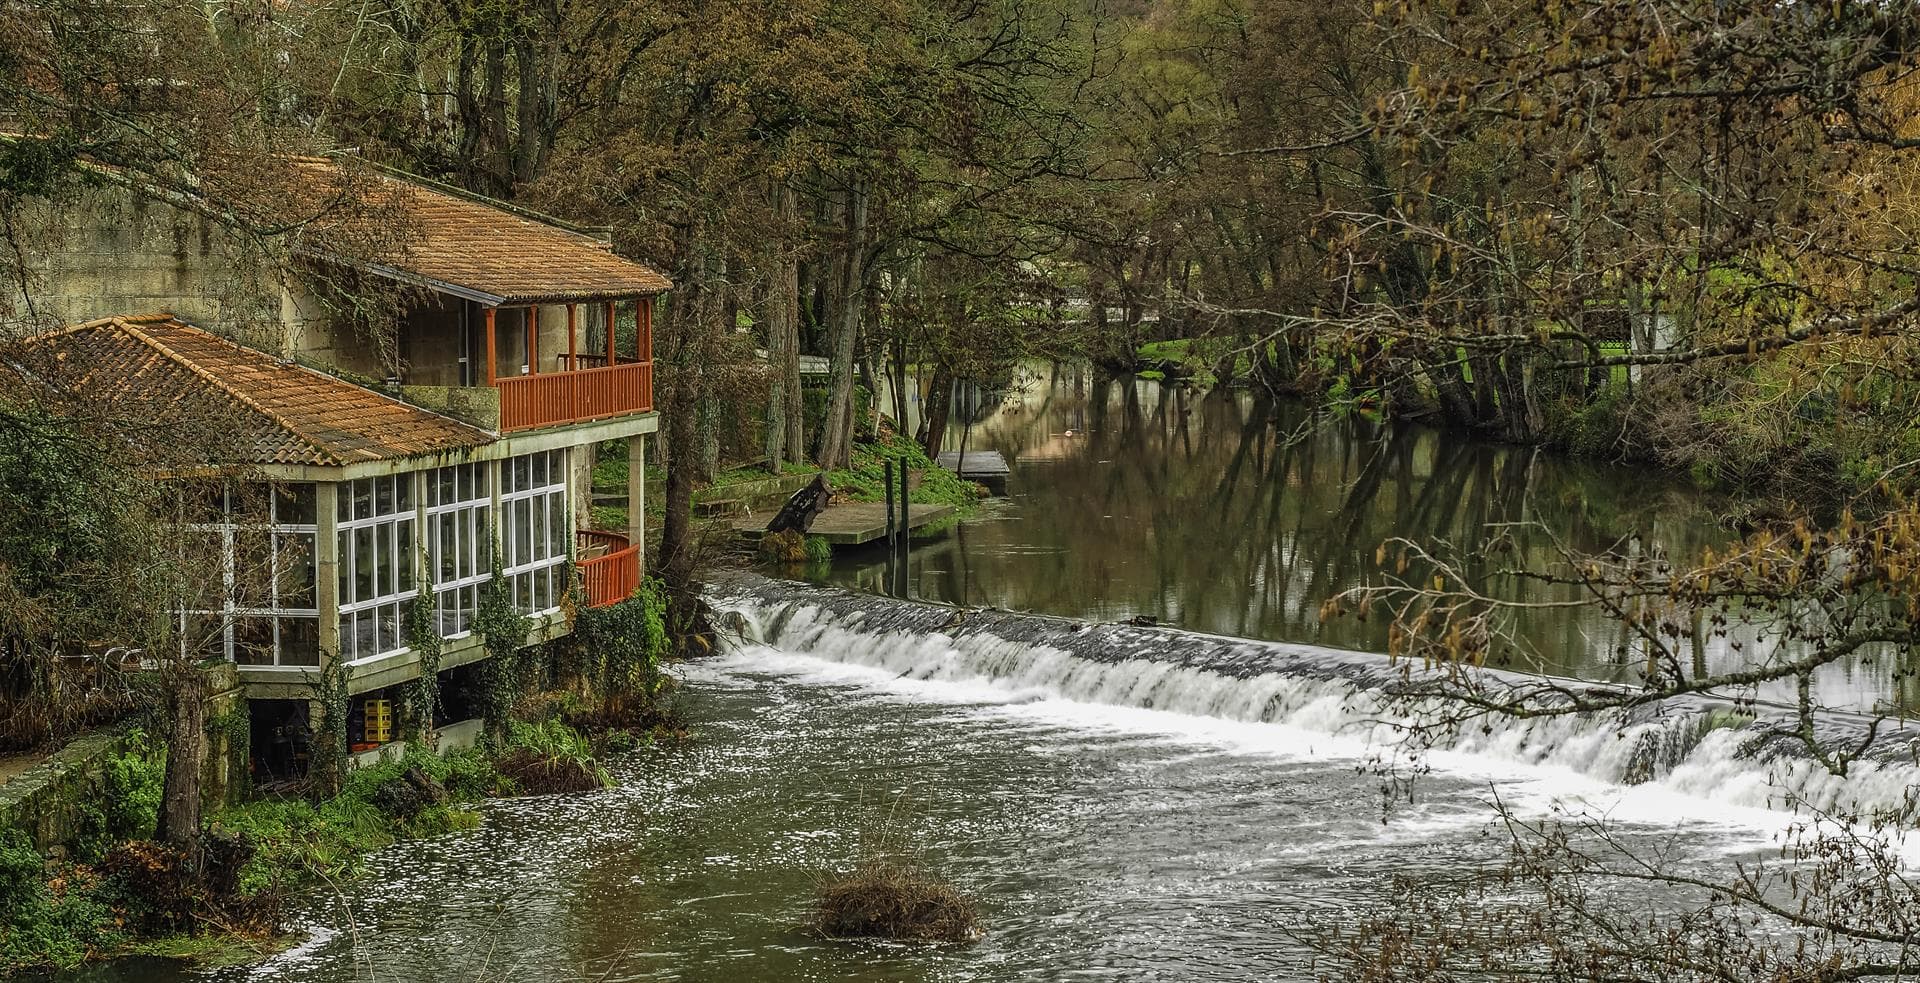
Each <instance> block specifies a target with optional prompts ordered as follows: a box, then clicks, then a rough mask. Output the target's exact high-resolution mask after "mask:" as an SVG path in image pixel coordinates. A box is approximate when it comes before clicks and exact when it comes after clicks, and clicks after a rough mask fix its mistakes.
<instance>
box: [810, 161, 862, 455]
mask: <svg viewBox="0 0 1920 983" xmlns="http://www.w3.org/2000/svg"><path fill="white" fill-rule="evenodd" d="M845 211H846V222H847V244H846V254H845V255H844V256H843V257H842V258H841V262H840V270H839V273H840V276H839V278H838V282H837V283H836V284H835V289H836V292H837V293H838V294H839V296H838V297H836V298H834V303H833V305H832V317H833V330H832V337H833V361H832V365H831V370H830V371H831V373H832V378H831V386H832V388H831V389H830V390H829V393H828V398H827V419H826V422H825V423H824V424H823V427H822V429H823V430H824V431H825V435H824V436H822V437H821V439H820V466H821V467H824V468H843V467H846V466H847V465H848V464H849V463H851V462H852V460H853V433H852V431H853V354H854V342H855V341H856V340H857V339H858V336H859V334H860V313H861V309H862V304H861V297H860V292H861V291H860V288H861V285H862V283H863V282H864V281H865V279H866V271H865V269H864V266H865V263H864V257H865V253H866V239H867V190H866V185H865V183H864V182H860V181H856V182H855V183H854V184H853V186H852V187H851V188H849V189H848V190H847V194H846V208H845Z"/></svg>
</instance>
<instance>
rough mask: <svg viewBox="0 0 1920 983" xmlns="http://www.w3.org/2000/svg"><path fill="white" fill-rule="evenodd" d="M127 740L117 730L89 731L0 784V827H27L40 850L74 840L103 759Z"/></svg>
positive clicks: (98, 785) (95, 792) (119, 750)
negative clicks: (83, 804) (83, 807)
mask: <svg viewBox="0 0 1920 983" xmlns="http://www.w3.org/2000/svg"><path fill="white" fill-rule="evenodd" d="M126 744H127V738H126V735H125V734H123V733H120V732H118V731H106V732H99V733H93V734H88V735H86V736H84V737H80V738H78V739H76V740H74V741H72V742H71V743H69V744H68V745H67V746H66V747H63V748H61V749H60V750H58V751H55V752H54V753H53V754H52V755H51V756H50V757H48V758H47V760H45V761H42V762H41V763H40V764H38V765H36V766H35V767H34V768H32V769H31V770H29V771H27V772H25V773H23V774H20V775H18V776H16V777H14V779H13V780H12V781H9V782H7V783H6V784H5V785H0V829H8V828H12V829H19V830H24V831H26V833H27V835H28V836H30V837H32V838H33V845H34V846H36V847H38V848H39V849H42V850H45V849H48V848H49V847H53V846H57V845H60V844H64V843H66V842H67V841H69V840H71V839H73V837H74V834H76V833H78V832H79V828H80V806H81V804H82V803H84V802H86V801H87V800H88V799H89V798H92V797H94V796H97V795H100V794H101V791H100V790H101V784H102V775H103V773H104V771H105V768H106V761H107V759H108V758H110V757H112V756H114V755H116V754H120V753H122V752H124V751H125V750H126Z"/></svg>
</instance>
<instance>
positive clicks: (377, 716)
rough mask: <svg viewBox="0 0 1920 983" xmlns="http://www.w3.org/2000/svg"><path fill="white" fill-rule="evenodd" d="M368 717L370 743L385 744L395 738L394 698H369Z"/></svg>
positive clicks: (368, 738) (368, 740)
mask: <svg viewBox="0 0 1920 983" xmlns="http://www.w3.org/2000/svg"><path fill="white" fill-rule="evenodd" d="M366 719H367V728H366V729H367V742H368V743H370V744H385V743H387V742H388V741H391V740H393V701H392V700H368V701H367V708H366Z"/></svg>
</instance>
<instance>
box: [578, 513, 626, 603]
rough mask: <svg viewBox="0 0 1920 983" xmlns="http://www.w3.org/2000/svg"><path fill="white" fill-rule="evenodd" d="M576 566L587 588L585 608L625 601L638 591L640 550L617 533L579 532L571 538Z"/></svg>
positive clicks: (587, 530)
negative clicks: (572, 539)
mask: <svg viewBox="0 0 1920 983" xmlns="http://www.w3.org/2000/svg"><path fill="white" fill-rule="evenodd" d="M574 536H575V543H574V548H575V551H576V552H575V555H576V556H577V558H578V559H577V561H576V563H575V566H577V567H578V568H579V569H580V582H581V585H582V586H583V587H585V588H586V594H587V607H590V608H603V607H606V606H607V605H609V604H616V603H618V602H620V601H624V600H626V599H627V598H628V597H630V596H632V595H633V592H634V591H635V590H637V589H639V587H640V547H639V546H638V545H637V544H629V543H628V542H627V537H625V536H622V535H620V534H619V533H617V532H598V531H596V530H592V529H581V530H579V531H578V532H576V533H575V534H574Z"/></svg>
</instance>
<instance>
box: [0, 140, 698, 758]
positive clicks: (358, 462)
mask: <svg viewBox="0 0 1920 983" xmlns="http://www.w3.org/2000/svg"><path fill="white" fill-rule="evenodd" d="M285 163H286V164H287V165H288V166H290V167H292V168H295V169H296V170H297V172H298V174H299V175H300V179H301V180H305V181H309V182H311V186H312V187H313V188H314V189H315V193H316V194H326V193H332V192H334V191H337V189H339V188H341V187H345V186H346V183H345V178H346V171H345V170H344V168H345V167H347V166H348V165H344V164H342V163H340V162H338V161H335V160H332V159H318V158H314V159H297V160H289V161H287V162H285ZM352 167H353V173H354V180H355V181H357V182H359V183H358V184H357V185H354V188H355V190H354V192H353V193H354V194H357V195H362V196H373V197H376V198H378V199H379V201H380V203H381V206H382V208H384V209H385V211H384V212H383V213H382V214H383V215H384V216H385V217H384V218H383V219H382V221H392V222H395V223H399V224H402V225H404V227H405V235H404V238H403V240H402V244H401V245H400V246H398V247H397V248H388V249H385V250H383V251H381V252H380V253H378V254H376V255H374V256H373V257H372V258H359V259H356V258H350V255H351V254H350V253H347V252H343V251H342V250H338V249H334V248H332V242H333V241H334V240H332V239H330V238H329V236H328V235H327V230H326V229H325V228H323V227H320V226H318V225H316V227H315V229H314V230H311V232H310V234H308V235H307V236H305V237H304V239H303V240H301V241H298V242H296V244H295V246H294V255H295V259H296V260H297V262H298V263H299V264H303V265H305V266H306V267H308V268H310V269H315V270H319V271H322V272H325V271H328V270H331V271H333V272H336V273H339V272H346V273H351V274H354V275H358V276H362V277H371V278H374V279H377V280H378V281H381V282H384V283H387V284H390V285H393V286H396V287H404V288H405V289H404V290H403V291H397V292H396V296H399V297H401V298H402V299H401V301H400V302H399V304H398V306H397V308H396V309H397V310H398V316H397V318H395V320H394V326H393V328H392V329H391V331H390V333H389V334H387V335H385V336H381V335H380V333H379V332H378V331H375V330H372V329H370V328H369V326H368V325H366V324H364V323H358V322H357V321H356V319H355V317H354V316H353V314H352V313H351V311H346V310H343V309H342V308H341V307H340V305H338V304H329V303H327V302H325V301H324V300H323V298H322V297H321V295H320V293H319V292H318V291H317V290H315V289H311V288H309V287H307V286H305V285H304V283H305V281H302V280H300V279H299V278H286V279H284V280H275V279H271V278H262V277H259V276H258V271H256V270H252V269H249V268H248V267H247V265H246V263H245V262H244V261H242V260H241V259H239V258H238V257H240V256H241V254H242V252H243V251H242V250H240V249H238V248H236V246H235V244H234V241H233V239H234V237H235V236H236V235H237V233H236V231H235V230H234V229H233V228H232V227H230V226H229V225H228V224H226V223H225V222H224V221H223V219H222V215H221V209H219V208H218V207H213V206H212V205H210V204H209V203H207V202H202V201H194V200H182V199H180V198H179V197H177V196H166V195H160V194H157V193H153V192H151V191H150V190H148V189H143V188H141V187H140V186H138V185H137V184H135V183H133V182H124V181H113V180H108V181H106V182H103V183H104V185H105V190H104V191H103V192H101V193H97V194H93V195H90V196H88V198H87V200H86V201H85V202H84V204H76V205H74V206H73V207H71V208H69V209H67V210H66V211H65V212H64V213H63V214H62V215H60V216H58V218H59V221H60V222H61V223H62V224H63V230H62V235H61V236H60V237H59V239H58V240H57V241H55V242H53V243H52V244H51V245H50V247H49V248H46V249H44V250H43V251H42V252H41V253H40V254H39V255H38V256H37V257H36V258H35V268H34V269H33V270H32V271H31V272H32V275H33V277H34V278H35V280H36V281H37V283H36V287H35V289H34V291H33V293H34V299H35V301H36V304H37V305H38V307H39V308H40V309H41V310H42V311H43V312H44V313H45V314H46V315H47V316H49V317H51V318H54V319H57V320H58V321H60V322H62V323H65V324H67V325H68V326H66V327H62V328H58V329H55V330H50V331H43V332H38V333H36V334H34V335H33V336H32V337H30V338H28V339H27V340H26V341H25V342H22V343H20V344H18V345H16V346H15V347H14V349H13V352H14V354H13V356H12V361H13V365H12V367H13V368H14V369H15V370H16V371H18V370H21V369H22V368H23V367H24V368H26V369H27V370H29V371H32V372H41V373H45V372H48V371H55V372H58V373H59V374H61V376H62V378H61V379H60V380H58V382H59V384H60V385H61V386H63V387H65V388H67V389H68V390H70V391H80V392H83V393H86V394H88V396H89V398H99V399H105V400H113V401H116V402H117V403H119V404H121V405H129V404H131V405H136V406H142V407H146V406H151V407H153V408H154V410H155V412H156V413H157V414H164V413H165V412H167V411H169V409H170V408H178V407H181V406H195V407H211V408H215V409H217V411H218V413H219V414H220V419H222V420H223V421H228V422H224V423H223V424H222V425H223V426H228V427H230V428H232V430H233V435H234V436H235V437H236V438H238V439H237V440H236V442H235V446H238V447H240V448H242V450H241V451H240V452H238V458H239V459H237V460H234V461H231V462H227V463H231V464H233V465H237V466H239V470H238V471H236V472H235V473H236V474H243V475H244V476H245V477H244V478H243V479H240V480H242V481H244V482H248V483H258V484H259V485H260V486H261V487H266V488H271V492H270V494H268V495H261V496H254V497H256V498H257V499H258V500H259V501H263V502H266V503H268V504H267V505H266V506H265V507H264V508H260V507H251V508H247V509H244V510H243V509H241V508H240V507H239V506H238V503H239V501H240V500H241V499H242V498H243V497H247V496H243V495H242V494H241V493H240V492H241V489H237V488H235V489H230V494H229V496H228V497H226V498H224V499H223V500H221V501H218V502H214V503H211V504H210V509H209V513H208V515H207V516H205V517H204V521H203V522H201V523H199V524H197V525H196V526H194V527H193V528H194V530H195V532H196V533H197V534H201V535H203V536H204V542H205V544H206V546H207V548H208V549H212V550H219V551H221V555H223V556H224V557H225V563H226V566H227V569H228V570H229V576H228V578H227V580H228V587H229V588H230V589H228V590H226V591H224V592H218V591H216V592H213V594H212V595H211V596H212V597H213V599H212V600H210V601H207V602H203V603H206V604H208V605H210V608H209V610H207V611H203V612H200V613H201V614H203V615H214V616H217V623H218V624H219V625H220V626H221V627H220V630H219V631H218V633H217V637H213V638H210V639H209V640H208V643H207V651H206V654H208V655H211V656H217V657H220V658H223V659H226V660H230V661H231V662H233V663H234V664H235V666H236V670H237V672H236V675H237V678H238V681H239V686H240V687H241V694H240V695H242V696H243V697H244V698H246V699H247V700H249V701H251V703H252V705H253V708H254V709H253V714H254V718H255V740H256V745H258V743H259V742H260V741H262V740H265V741H267V742H268V743H269V744H270V743H271V742H273V741H274V740H277V739H283V738H284V735H283V734H281V733H280V732H281V731H282V730H284V726H283V725H284V721H286V720H289V719H294V718H296V717H298V716H299V714H300V713H301V712H302V711H303V710H304V709H305V707H304V705H305V704H308V703H309V702H310V701H312V700H314V699H315V698H316V695H317V693H316V687H317V686H318V685H319V680H320V675H321V670H322V669H323V667H326V666H327V665H329V664H330V663H336V662H337V663H338V665H339V666H340V667H341V669H342V670H343V673H344V676H345V678H346V682H347V686H348V689H349V691H350V693H351V694H352V696H353V697H354V701H355V702H354V706H355V711H356V714H357V716H356V718H355V719H356V720H357V719H360V718H361V717H364V716H365V710H366V708H368V707H370V706H384V704H380V703H377V702H372V703H370V702H368V701H380V700H383V699H387V698H388V697H390V696H392V694H393V692H394V691H393V687H395V686H396V685H398V684H402V683H406V682H408V681H410V680H413V679H416V678H418V677H419V675H420V674H421V672H422V666H421V658H420V655H419V653H417V652H415V651H414V650H413V648H412V647H411V646H409V644H408V638H409V634H408V627H407V626H408V624H409V621H408V616H409V610H410V608H411V606H413V605H421V604H424V605H430V606H431V624H432V625H433V628H434V630H435V631H436V632H437V633H438V634H439V636H440V637H441V639H442V640H443V641H442V645H441V649H442V651H441V654H440V656H439V662H438V670H439V671H440V672H441V673H442V674H445V675H446V677H447V678H446V679H445V680H444V683H443V690H445V691H448V692H455V693H457V692H458V690H459V683H460V678H459V674H460V673H461V672H462V670H463V667H468V666H470V664H472V663H474V662H476V661H478V660H481V659H484V658H486V651H485V649H484V648H483V647H482V645H481V641H480V639H479V638H478V637H476V635H475V633H474V632H473V631H472V628H471V625H472V622H473V619H474V616H475V613H476V610H477V608H478V605H479V602H480V598H481V597H482V596H483V592H484V591H485V590H487V588H488V585H489V584H490V583H491V582H492V581H493V580H494V578H495V577H503V578H505V582H506V585H507V587H508V589H509V596H510V597H511V599H512V603H513V606H514V608H515V609H516V610H517V611H518V612H519V613H521V614H523V615H526V616H528V617H530V618H533V619H535V620H536V622H538V624H539V629H538V630H537V631H536V633H535V636H534V637H552V636H554V635H555V634H557V633H561V632H565V631H566V630H568V626H569V618H568V613H569V609H570V606H571V605H570V602H569V594H570V592H572V591H574V590H576V589H577V590H578V591H579V593H578V594H577V595H574V596H576V597H584V599H585V602H586V603H587V604H588V605H606V604H611V603H613V602H615V601H618V600H620V599H622V598H625V597H627V596H628V595H629V594H631V593H632V591H633V590H634V589H635V588H636V587H637V586H638V585H639V583H640V578H641V576H642V571H643V569H644V556H643V552H644V550H643V545H642V544H643V543H644V533H645V529H644V521H645V514H646V510H645V501H644V492H643V489H644V476H645V468H644V462H645V454H644V439H645V436H646V435H647V434H650V433H653V432H655V431H656V430H657V428H658V420H657V415H656V413H655V411H654V400H653V351H652V318H653V304H654V299H655V298H656V297H657V296H658V295H659V294H660V293H661V292H662V291H664V290H666V289H667V288H668V286H669V284H668V282H667V280H666V279H665V278H664V277H662V276H661V275H660V274H659V273H657V272H655V271H654V270H652V269H649V268H648V267H646V266H644V265H641V264H639V263H635V262H632V261H629V260H626V259H623V258H621V257H619V256H617V255H615V254H614V253H613V251H612V249H611V247H610V246H609V244H608V242H607V241H606V237H605V236H604V235H603V234H596V233H594V232H593V231H591V230H584V229H579V228H575V227H571V226H568V225H566V224H565V223H562V222H560V221H558V220H555V219H552V218H548V217H545V216H541V215H538V214H535V213H532V212H529V211H527V210H525V209H521V208H518V207H515V206H512V205H508V204H506V203H502V202H496V201H491V200H488V199H484V198H481V197H478V196H475V195H472V194H468V193H465V192H463V191H459V190H457V189H453V188H449V187H445V186H442V185H438V184H434V183H431V182H427V181H423V180H419V179H416V178H412V177H410V176H406V175H401V174H398V173H394V172H389V171H382V170H377V169H373V168H369V167H363V166H361V165H358V164H355V165H352ZM108 177H109V178H111V177H112V175H111V174H109V175H108ZM249 277H251V278H253V282H254V283H255V285H256V286H257V285H258V284H260V283H265V284H267V287H266V289H254V290H252V291H250V292H248V291H237V290H234V289H231V287H232V283H233V281H234V280H235V279H237V278H249ZM239 295H245V296H246V297H247V298H248V299H247V300H246V301H244V302H236V301H235V300H234V297H235V296H239ZM49 305H53V308H54V309H53V310H51V311H46V308H47V307H48V306H49ZM242 307H244V308H245V309H244V310H242V309H241V308H242ZM47 366H57V367H58V368H56V369H47V368H45V367H47ZM49 381H51V380H49ZM613 447H622V449H623V450H624V452H625V454H626V456H627V458H628V462H629V470H628V475H629V477H628V481H627V488H626V503H625V504H626V516H627V518H626V523H625V526H624V527H622V528H611V529H599V528H595V526H594V523H593V522H592V520H591V516H592V511H591V501H592V489H591V473H592V467H593V463H594V458H595V455H596V452H604V451H606V450H609V449H611V448H613ZM263 551H264V552H265V553H266V554H267V555H266V556H265V557H264V558H262V557H261V556H260V555H259V554H261V553H262V552H263ZM257 562H265V563H267V564H269V565H270V567H271V570H272V576H271V577H270V578H267V579H266V581H265V582H266V583H267V584H268V585H269V586H268V587H266V588H264V589H251V590H241V589H236V588H234V587H233V584H234V582H235V578H234V577H233V576H232V574H231V571H232V570H234V569H236V568H237V567H240V566H245V565H247V564H249V563H257ZM450 703H451V705H452V706H453V707H454V712H455V715H456V716H458V715H459V710H458V700H457V699H456V700H453V701H450ZM443 723H444V724H445V725H446V728H447V730H448V732H455V733H457V732H460V731H464V730H467V729H470V728H471V724H470V723H465V722H460V721H455V720H448V721H443ZM380 730H381V729H380V728H367V727H361V728H360V730H359V731H358V732H357V733H356V735H355V736H356V738H357V739H356V740H355V741H354V743H355V744H356V745H357V746H359V747H361V748H362V749H371V748H372V747H373V746H374V745H377V744H379V743H381V742H380V741H379V740H377V739H375V738H379V737H387V736H390V735H387V734H384V733H381V732H380Z"/></svg>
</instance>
